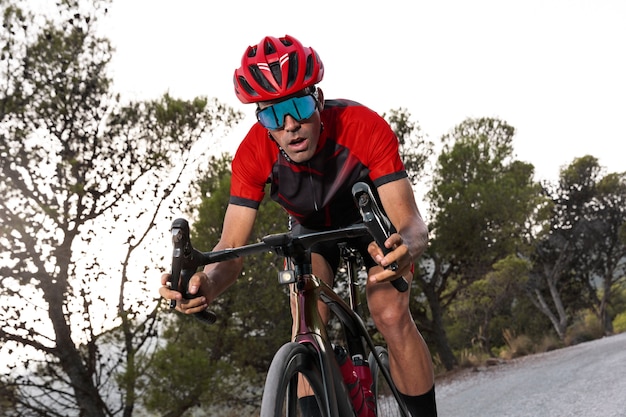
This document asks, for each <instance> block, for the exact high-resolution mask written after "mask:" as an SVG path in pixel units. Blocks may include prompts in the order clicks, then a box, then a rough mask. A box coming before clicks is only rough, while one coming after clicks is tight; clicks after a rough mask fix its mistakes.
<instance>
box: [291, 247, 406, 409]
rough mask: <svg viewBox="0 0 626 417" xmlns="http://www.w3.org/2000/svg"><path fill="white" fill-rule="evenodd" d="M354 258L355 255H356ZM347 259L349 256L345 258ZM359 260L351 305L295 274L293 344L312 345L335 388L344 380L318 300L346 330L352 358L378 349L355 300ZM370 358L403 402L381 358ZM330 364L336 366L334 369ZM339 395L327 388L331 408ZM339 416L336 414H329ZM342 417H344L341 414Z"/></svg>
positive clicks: (351, 276)
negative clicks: (366, 351)
mask: <svg viewBox="0 0 626 417" xmlns="http://www.w3.org/2000/svg"><path fill="white" fill-rule="evenodd" d="M353 256H355V255H353ZM343 257H344V259H346V256H343ZM308 262H309V263H308V264H306V263H305V264H304V265H300V266H298V265H297V264H296V265H295V271H298V270H299V269H300V270H307V269H308V268H309V267H310V260H309V261H308ZM355 262H356V260H355V259H352V260H348V262H347V267H348V288H349V301H350V305H348V303H346V301H345V300H344V299H343V298H342V297H341V296H339V295H338V294H337V293H336V292H335V291H334V290H333V289H332V288H331V287H330V286H328V285H327V284H326V283H325V282H323V281H321V280H320V279H318V278H317V277H315V276H314V275H312V274H298V273H296V274H295V284H294V292H295V300H296V302H295V311H296V313H295V315H294V316H295V317H294V320H295V331H294V338H293V341H294V342H297V343H308V344H310V345H311V346H312V347H313V348H314V349H315V350H316V351H317V352H318V355H319V359H320V364H321V365H322V367H323V368H324V370H323V372H324V373H325V374H326V375H332V376H333V378H326V380H327V381H326V382H332V383H333V384H337V383H339V384H341V381H342V379H341V376H340V375H339V374H338V365H337V364H336V362H335V356H334V353H333V350H332V347H331V346H330V341H329V337H328V333H327V330H326V325H325V324H324V322H323V320H322V318H321V316H320V313H319V309H318V304H317V302H318V300H322V301H323V302H324V303H325V304H326V305H327V306H328V307H329V308H330V310H331V311H332V312H333V314H334V315H335V316H336V317H337V318H338V320H339V321H340V322H341V324H342V326H343V328H344V336H345V339H346V343H347V349H348V351H349V352H350V354H351V355H354V354H361V355H362V356H363V357H367V356H366V355H365V346H367V348H368V349H369V350H370V351H371V352H375V350H376V346H375V344H374V341H373V340H372V338H371V337H370V336H369V333H368V332H367V328H366V327H365V324H364V323H363V320H362V318H361V316H360V315H359V314H358V313H357V308H358V304H357V297H356V285H355V276H356V271H355V269H356V264H355ZM371 357H373V358H374V360H376V362H377V364H378V367H379V370H380V372H381V373H382V374H383V377H384V378H385V380H386V381H387V384H388V385H389V387H390V388H391V390H392V393H393V395H394V397H396V399H399V398H400V394H399V392H398V390H397V388H396V386H395V384H394V383H393V382H392V379H391V375H390V373H389V371H388V369H387V367H386V366H384V365H383V363H382V361H381V359H380V358H379V357H378V355H372V356H371ZM331 363H335V364H334V365H332V364H331ZM336 392H337V390H336V387H335V386H334V385H333V386H327V389H326V394H327V396H328V398H326V401H327V402H328V404H330V405H331V406H332V404H336V403H337V399H336V398H335V397H334V394H335V393H336ZM398 404H400V412H401V413H402V414H403V415H404V416H407V417H408V416H410V414H409V412H408V410H407V409H406V408H405V406H404V403H403V402H402V401H398ZM330 415H336V414H330ZM339 415H343V414H339Z"/></svg>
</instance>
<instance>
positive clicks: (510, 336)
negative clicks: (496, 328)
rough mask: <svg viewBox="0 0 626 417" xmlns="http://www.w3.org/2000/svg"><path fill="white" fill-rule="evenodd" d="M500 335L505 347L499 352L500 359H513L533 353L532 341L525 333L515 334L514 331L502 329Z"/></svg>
mask: <svg viewBox="0 0 626 417" xmlns="http://www.w3.org/2000/svg"><path fill="white" fill-rule="evenodd" d="M502 336H503V337H504V341H505V343H506V348H505V349H502V351H501V352H500V357H501V358H502V359H513V358H518V357H520V356H525V355H529V354H531V353H533V351H534V349H533V341H532V339H531V338H530V337H528V336H527V335H524V334H523V335H519V336H517V335H516V334H515V332H513V331H511V330H509V329H504V330H503V331H502Z"/></svg>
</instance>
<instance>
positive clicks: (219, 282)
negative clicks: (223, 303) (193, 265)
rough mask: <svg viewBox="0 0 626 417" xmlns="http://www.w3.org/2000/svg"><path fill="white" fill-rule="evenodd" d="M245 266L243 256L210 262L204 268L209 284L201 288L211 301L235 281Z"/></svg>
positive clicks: (208, 300) (209, 301)
mask: <svg viewBox="0 0 626 417" xmlns="http://www.w3.org/2000/svg"><path fill="white" fill-rule="evenodd" d="M242 268H243V260H242V259H241V258H237V259H232V260H229V261H223V262H219V263H215V264H209V265H207V266H206V267H205V268H204V273H205V274H206V277H207V278H206V280H207V284H208V285H207V286H206V287H205V286H203V288H202V289H201V291H202V295H204V296H205V297H206V299H207V302H208V303H211V302H212V301H213V300H214V299H215V298H217V297H218V296H219V295H220V294H222V293H223V292H224V291H226V290H227V289H228V287H230V286H231V285H233V284H234V283H235V281H236V280H237V277H238V276H239V274H241V270H242Z"/></svg>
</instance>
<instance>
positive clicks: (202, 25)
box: [104, 0, 626, 180]
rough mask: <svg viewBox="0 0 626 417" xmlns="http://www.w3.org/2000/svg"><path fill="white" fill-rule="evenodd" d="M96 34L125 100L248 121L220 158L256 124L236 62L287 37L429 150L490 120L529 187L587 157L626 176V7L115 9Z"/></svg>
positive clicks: (268, 1)
mask: <svg viewBox="0 0 626 417" xmlns="http://www.w3.org/2000/svg"><path fill="white" fill-rule="evenodd" d="M409 6H410V7H409ZM104 29H105V31H106V34H107V35H108V36H109V37H110V39H111V40H112V41H113V43H114V45H115V47H116V49H117V53H116V55H115V58H114V61H113V67H112V68H113V71H114V72H113V79H114V82H115V88H116V89H117V90H119V91H120V92H122V93H123V94H125V95H126V97H129V98H138V99H139V98H157V97H159V96H160V95H161V94H163V93H164V92H166V91H169V92H170V94H172V95H173V96H175V97H179V98H185V99H188V98H192V97H195V96H199V95H203V96H208V97H217V98H218V99H219V100H220V101H222V102H225V103H228V104H230V105H232V106H234V107H236V108H237V109H239V110H242V111H244V112H245V113H246V114H247V119H246V120H245V121H244V122H243V123H242V126H241V127H240V128H239V129H237V130H236V131H235V132H234V133H233V134H232V135H231V136H230V137H229V138H228V144H229V146H230V147H229V148H227V149H232V150H234V148H235V147H236V145H237V144H238V143H239V142H240V140H241V139H242V137H243V134H244V133H245V131H246V130H247V128H248V127H249V126H250V124H251V123H252V122H253V120H254V116H253V114H254V112H253V110H254V106H252V105H248V106H245V105H242V104H240V103H239V102H238V101H237V99H236V98H235V96H234V92H233V87H232V75H233V71H234V69H235V68H236V67H238V66H239V63H240V60H241V56H242V54H243V52H244V51H245V49H246V47H247V46H248V45H252V44H256V43H258V42H259V41H260V40H261V39H262V38H263V37H264V36H266V35H272V36H282V35H284V34H290V35H292V36H295V37H296V38H298V39H300V40H301V41H302V43H303V44H304V45H307V46H312V47H313V48H315V49H316V50H317V51H318V53H319V54H320V56H321V58H322V60H323V61H324V65H325V69H326V72H325V78H324V80H323V81H322V83H321V84H320V86H321V87H322V89H323V90H324V92H325V96H326V97H327V98H338V97H342V98H350V99H353V100H356V101H359V102H361V103H363V104H365V105H367V106H369V107H371V108H373V109H374V110H376V111H377V112H379V113H383V112H386V111H389V110H390V109H395V108H398V107H404V108H406V109H408V111H409V112H410V113H411V115H412V116H413V118H414V120H416V121H417V122H418V123H419V124H420V126H421V127H422V131H423V132H424V133H425V134H427V135H428V137H429V138H430V139H431V140H433V141H435V142H436V143H437V142H438V141H439V138H440V137H441V135H442V134H444V133H447V132H448V131H449V130H450V129H452V128H453V127H454V126H455V125H457V124H458V123H460V122H462V121H463V120H465V119H466V118H468V117H498V118H500V119H503V120H505V121H506V122H508V123H509V124H511V125H512V126H514V127H515V128H516V131H517V133H516V139H515V143H514V146H515V152H516V154H517V156H518V158H519V159H521V160H524V161H527V162H530V163H532V164H533V165H534V166H535V168H536V174H537V179H550V180H554V179H556V178H557V177H558V172H559V169H560V167H562V166H564V165H567V164H569V163H570V162H571V161H572V160H573V159H574V158H576V157H581V156H584V155H587V154H591V155H593V156H595V157H597V158H598V159H599V161H600V164H601V165H604V166H606V167H607V168H608V170H609V171H611V172H614V171H626V158H625V157H624V154H625V153H624V152H623V151H618V148H622V147H623V144H624V142H625V139H626V1H623V0H585V1H583V0H562V1H556V0H523V1H522V0H520V1H505V0H491V1H490V0H477V1H468V0H438V1H422V0H418V1H406V0H386V1H367V0H358V1H357V0H333V1H328V0H318V1H310V2H306V1H298V2H295V1H291V2H286V1H275V0H264V1H250V0H239V1H228V2H226V1H225V2H219V3H218V2H214V1H201V0H177V1H165V0H114V2H113V4H112V6H111V8H110V16H109V18H107V20H106V25H105V26H104Z"/></svg>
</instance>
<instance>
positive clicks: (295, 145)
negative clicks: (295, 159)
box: [289, 138, 307, 150]
mask: <svg viewBox="0 0 626 417" xmlns="http://www.w3.org/2000/svg"><path fill="white" fill-rule="evenodd" d="M306 146H307V140H306V138H297V139H294V140H292V141H291V142H289V147H290V148H292V149H294V150H302V148H306Z"/></svg>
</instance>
